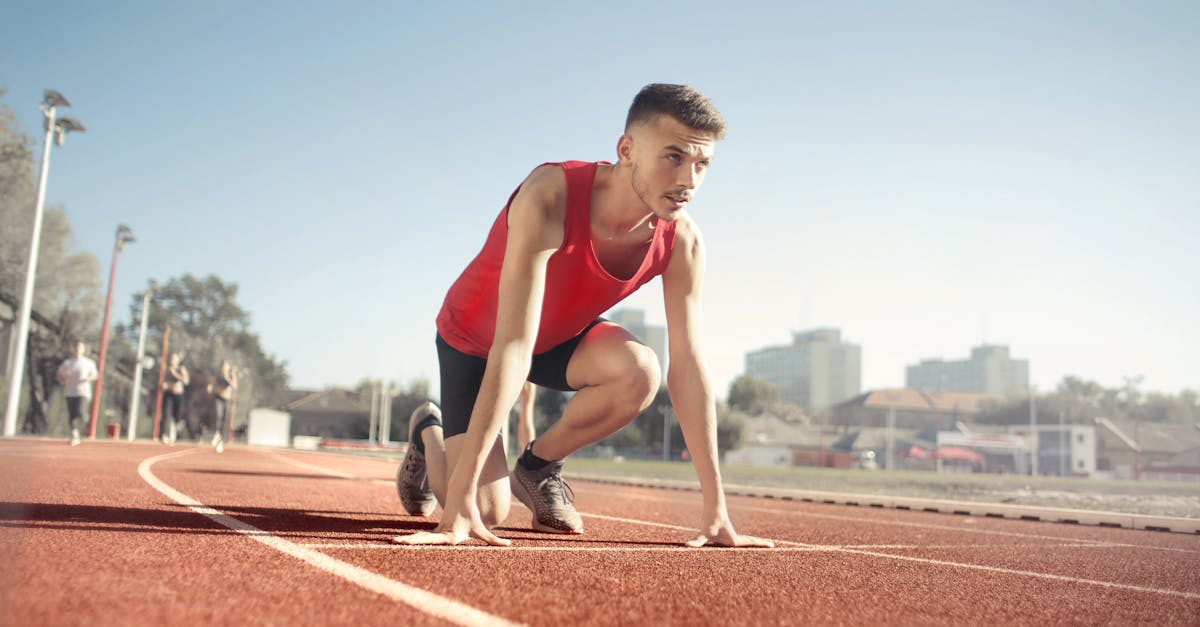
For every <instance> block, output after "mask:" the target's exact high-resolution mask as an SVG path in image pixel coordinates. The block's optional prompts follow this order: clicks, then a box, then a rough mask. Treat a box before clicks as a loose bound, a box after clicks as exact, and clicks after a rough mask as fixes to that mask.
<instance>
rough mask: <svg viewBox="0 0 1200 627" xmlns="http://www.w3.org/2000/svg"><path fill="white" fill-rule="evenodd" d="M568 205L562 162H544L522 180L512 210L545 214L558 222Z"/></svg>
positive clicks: (521, 212) (531, 213) (518, 212)
mask: <svg viewBox="0 0 1200 627" xmlns="http://www.w3.org/2000/svg"><path fill="white" fill-rule="evenodd" d="M566 206H567V176H566V173H565V172H564V171H563V168H562V167H561V165H560V164H557V163H543V164H542V165H539V166H538V167H536V168H534V169H533V171H532V172H530V173H529V175H528V176H526V177H525V180H524V181H522V182H521V187H520V189H519V190H517V195H516V197H514V198H513V202H512V207H510V211H515V213H517V214H519V215H521V214H530V215H537V216H543V217H545V218H548V219H551V220H552V221H555V222H558V221H561V220H562V217H563V215H564V214H565V211H566ZM510 222H511V221H510Z"/></svg>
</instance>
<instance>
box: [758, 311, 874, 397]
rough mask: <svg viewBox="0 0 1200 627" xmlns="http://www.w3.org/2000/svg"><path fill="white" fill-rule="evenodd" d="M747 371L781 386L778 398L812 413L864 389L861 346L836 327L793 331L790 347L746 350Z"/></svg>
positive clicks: (778, 386) (776, 385)
mask: <svg viewBox="0 0 1200 627" xmlns="http://www.w3.org/2000/svg"><path fill="white" fill-rule="evenodd" d="M746 374H747V375H750V376H752V377H754V378H756V379H762V380H763V381H769V382H771V383H774V384H775V387H777V388H779V399H780V400H782V401H787V402H790V403H796V404H797V405H799V406H801V407H803V408H804V410H805V411H807V412H809V413H813V412H816V411H819V410H821V409H824V408H826V407H830V406H832V405H834V404H836V403H839V402H841V401H844V400H846V399H848V398H851V397H853V396H855V395H857V394H858V393H859V392H860V391H861V390H862V347H861V346H858V345H857V344H849V343H845V342H843V341H842V332H841V331H839V330H837V329H814V330H811V331H803V332H799V333H793V334H792V343H791V345H789V346H771V347H768V348H763V349H759V350H756V351H752V352H749V353H746Z"/></svg>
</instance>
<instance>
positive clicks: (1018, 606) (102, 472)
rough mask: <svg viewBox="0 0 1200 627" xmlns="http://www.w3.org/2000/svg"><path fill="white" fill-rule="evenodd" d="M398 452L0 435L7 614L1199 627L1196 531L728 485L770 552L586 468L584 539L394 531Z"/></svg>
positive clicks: (137, 619)
mask: <svg viewBox="0 0 1200 627" xmlns="http://www.w3.org/2000/svg"><path fill="white" fill-rule="evenodd" d="M569 466H570V465H569V463H568V471H569ZM395 468H396V464H395V462H386V461H381V460H374V459H364V458H356V457H348V456H341V455H334V454H324V453H304V452H297V451H273V450H265V449H253V448H245V447H230V448H229V449H227V450H226V451H225V453H224V454H221V455H218V454H217V453H216V452H215V451H213V450H212V449H209V448H200V447H193V446H187V447H184V446H176V447H165V446H159V445H154V444H149V443H135V444H127V443H115V442H114V443H110V442H85V443H84V444H83V445H81V446H78V447H68V446H66V445H65V443H62V442H57V441H45V440H4V441H0V476H3V477H4V479H3V483H2V486H0V523H2V525H0V554H2V555H3V556H4V559H3V561H2V562H0V622H2V624H5V625H83V624H87V625H96V624H100V625H117V624H119V625H162V624H279V625H284V624H286V625H330V624H339V625H350V624H353V625H381V624H405V625H430V624H439V625H440V624H448V623H449V624H485V625H495V624H505V623H516V624H530V625H561V624H589V625H591V624H595V625H631V624H634V625H641V624H654V625H659V624H688V625H777V624H778V625H783V624H813V623H819V624H875V623H887V624H921V625H938V624H951V625H963V624H972V625H973V624H1038V625H1045V624H1089V625H1091V624H1099V623H1105V624H1155V625H1163V624H1192V625H1195V624H1200V536H1196V535H1186V534H1172V533H1162V532H1152V531H1140V530H1130V529H1110V528H1098V527H1080V526H1074V525H1062V524H1052V523H1041V522H1028V521H1017V520H997V519H988V518H971V517H963V516H953V515H947V514H933V513H925V512H906V511H898V510H885V509H874V508H856V507H851V506H840V505H826V504H814V503H802V502H790V501H779V500H769V499H756V498H744V497H731V499H730V502H729V507H730V512H731V515H732V517H733V520H734V523H735V524H736V525H737V527H738V529H739V531H742V532H743V533H749V534H753V535H759V536H764V537H769V538H772V539H773V540H775V542H776V545H777V546H776V548H774V549H754V550H746V549H743V550H732V549H721V548H705V549H688V548H686V547H683V546H681V542H683V541H684V540H686V539H688V538H689V537H690V534H691V529H689V525H692V524H694V523H695V522H696V521H697V518H698V515H699V496H698V495H697V494H694V493H687V492H677V491H669V490H656V489H649V488H631V487H622V486H614V485H609V484H599V483H587V482H582V481H579V482H576V483H575V484H574V488H575V493H576V495H577V497H578V498H577V501H576V505H577V507H578V508H579V510H580V511H581V512H582V513H583V515H584V522H585V525H586V533H585V534H584V535H581V536H571V537H562V536H549V535H544V534H538V533H533V532H531V531H528V528H529V527H528V525H529V512H528V511H526V510H525V509H523V508H520V507H516V508H514V513H513V515H512V516H511V517H510V518H509V520H507V521H506V523H505V525H504V526H503V528H502V529H501V531H500V535H502V536H505V537H508V538H511V539H512V540H513V541H514V542H513V546H512V547H511V548H496V547H485V546H482V545H479V544H475V545H466V546H458V547H434V548H417V547H402V546H399V545H395V544H392V543H390V542H389V539H390V538H391V537H392V536H394V535H396V534H398V533H408V532H412V531H415V530H420V529H430V528H432V527H433V524H434V523H433V521H432V520H431V519H421V518H415V517H410V516H405V515H402V513H401V512H400V507H399V503H398V500H397V498H396V496H395V489H394V486H393V484H392V479H393V476H394V472H395ZM568 476H569V475H568Z"/></svg>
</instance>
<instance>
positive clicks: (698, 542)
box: [684, 534, 708, 549]
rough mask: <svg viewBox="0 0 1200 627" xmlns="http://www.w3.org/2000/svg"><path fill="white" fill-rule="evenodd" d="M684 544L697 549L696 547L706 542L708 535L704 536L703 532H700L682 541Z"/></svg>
mask: <svg viewBox="0 0 1200 627" xmlns="http://www.w3.org/2000/svg"><path fill="white" fill-rule="evenodd" d="M684 544H686V545H687V546H690V547H692V548H693V549H698V548H700V547H702V546H704V545H706V544H708V536H706V535H704V534H700V535H698V536H696V537H695V538H692V539H691V540H688V541H687V542H684Z"/></svg>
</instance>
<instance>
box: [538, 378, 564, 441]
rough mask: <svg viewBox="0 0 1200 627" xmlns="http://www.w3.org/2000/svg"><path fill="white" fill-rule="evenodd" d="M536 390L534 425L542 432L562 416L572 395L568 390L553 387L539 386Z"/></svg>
mask: <svg viewBox="0 0 1200 627" xmlns="http://www.w3.org/2000/svg"><path fill="white" fill-rule="evenodd" d="M536 390H537V392H536V396H535V397H534V399H533V426H534V428H535V429H537V432H538V433H541V432H543V431H545V430H546V429H548V428H549V427H550V425H552V424H554V423H556V422H558V420H559V419H560V418H562V415H563V410H565V409H566V408H567V401H569V400H570V397H568V396H567V394H566V392H561V391H559V390H555V389H552V388H544V387H540V386H539V387H537V388H536Z"/></svg>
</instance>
